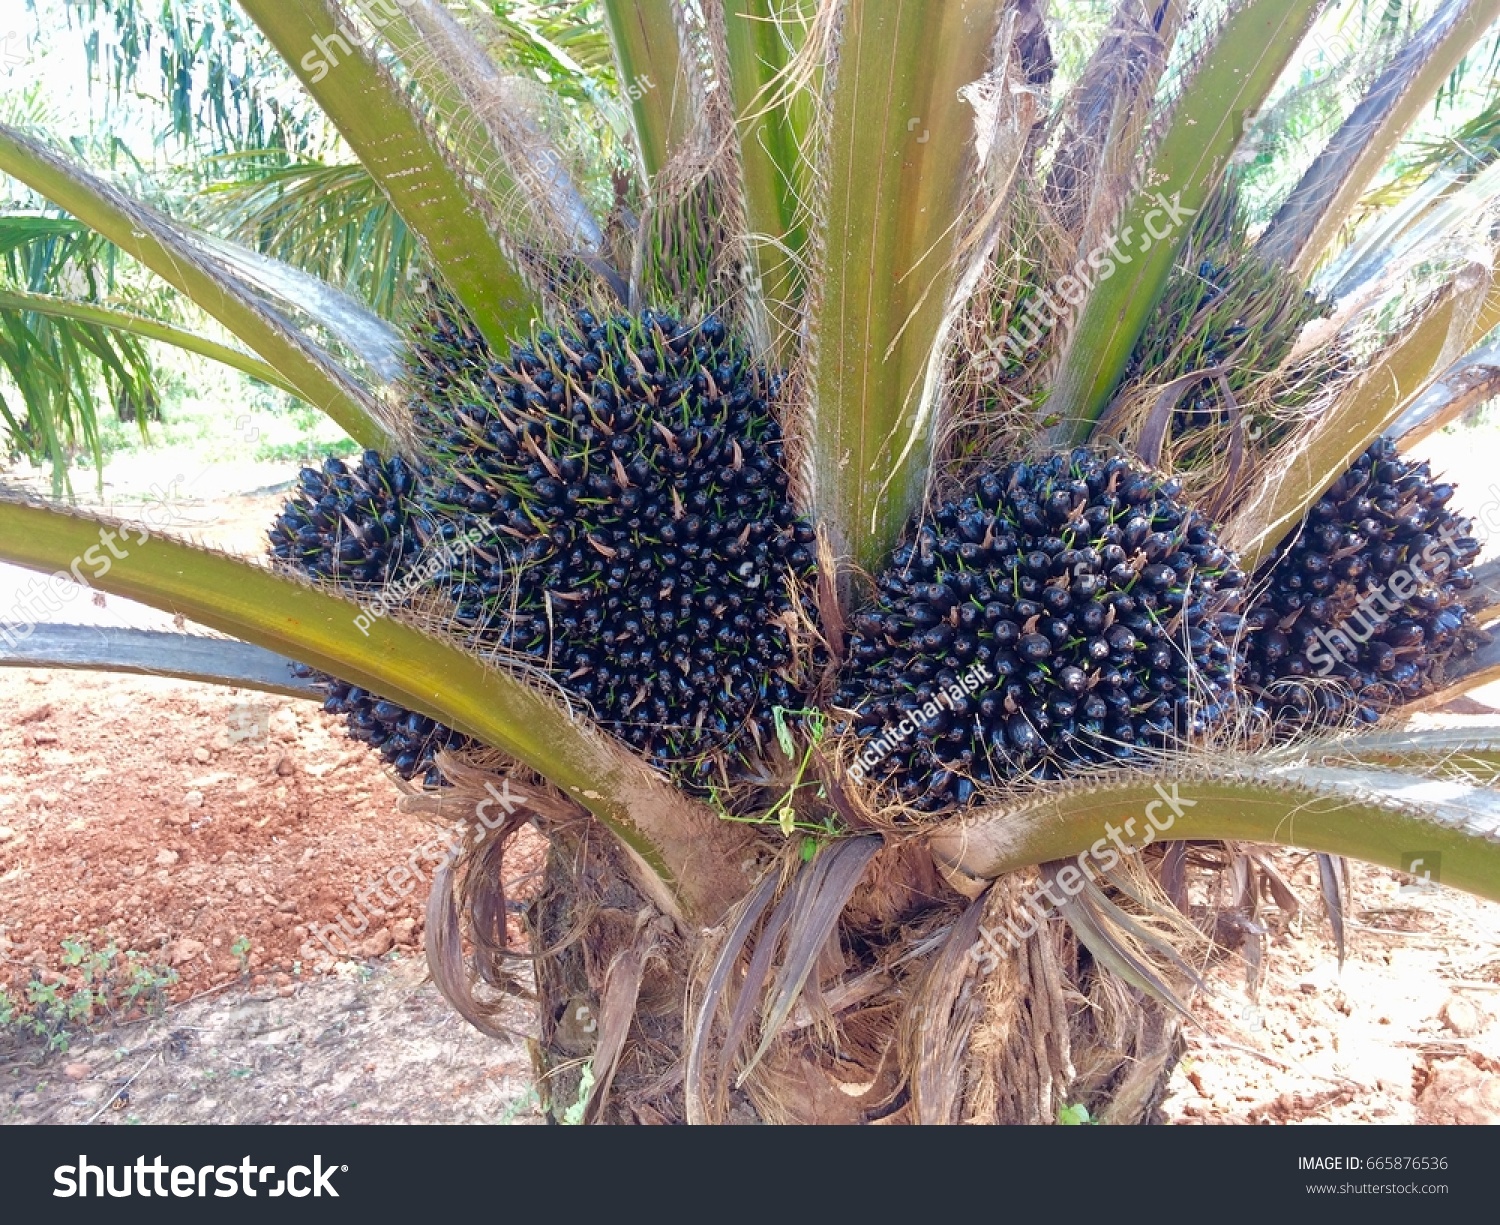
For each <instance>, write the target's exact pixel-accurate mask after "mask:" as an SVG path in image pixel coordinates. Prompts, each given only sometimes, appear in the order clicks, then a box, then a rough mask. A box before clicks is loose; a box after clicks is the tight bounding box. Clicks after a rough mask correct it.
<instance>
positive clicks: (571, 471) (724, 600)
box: [412, 311, 814, 770]
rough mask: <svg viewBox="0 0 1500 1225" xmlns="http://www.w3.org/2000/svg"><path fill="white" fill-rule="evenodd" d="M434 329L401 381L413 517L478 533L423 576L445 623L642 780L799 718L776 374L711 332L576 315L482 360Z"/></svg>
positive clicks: (793, 531)
mask: <svg viewBox="0 0 1500 1225" xmlns="http://www.w3.org/2000/svg"><path fill="white" fill-rule="evenodd" d="M440 315H441V316H442V318H441V319H440V320H439V321H437V322H436V323H434V322H432V321H431V320H430V321H429V328H428V335H427V336H426V337H424V338H422V343H420V344H419V346H418V348H417V361H416V365H415V369H414V372H413V378H412V382H413V388H414V391H415V394H416V397H417V406H416V408H417V424H418V427H419V429H420V430H421V432H422V433H423V434H424V435H425V437H426V440H427V443H428V445H429V447H430V451H431V465H432V469H433V471H434V472H441V473H442V474H443V479H442V480H441V481H439V482H435V483H434V485H433V487H432V488H431V489H430V490H428V491H427V492H426V494H425V503H426V508H427V513H428V514H429V515H430V516H431V517H432V518H433V519H434V521H436V522H439V523H442V522H444V521H446V522H447V523H450V524H462V525H464V527H465V530H467V528H468V527H472V526H476V525H477V526H478V527H479V529H480V532H479V541H478V543H477V544H476V545H475V546H474V548H473V549H472V550H471V551H470V552H469V553H468V554H467V556H466V557H465V558H464V559H463V561H462V562H461V563H460V564H459V565H456V566H454V567H453V568H452V570H451V571H450V572H448V573H447V574H445V575H444V576H442V578H441V579H440V581H441V582H442V583H443V584H444V585H445V586H446V589H447V590H448V591H449V593H450V594H451V595H452V597H453V599H454V603H455V606H456V609H457V619H458V623H459V624H460V626H462V627H463V628H464V630H465V631H466V632H468V633H469V634H471V635H472V636H474V637H475V638H476V640H477V641H478V642H480V643H481V644H482V645H483V647H484V649H487V650H492V651H496V652H504V653H509V654H512V655H515V656H520V657H522V658H523V659H525V660H527V661H528V662H532V663H534V664H536V665H540V666H542V667H544V668H545V669H546V670H547V671H548V672H549V673H550V674H551V676H552V677H553V678H554V679H556V680H557V681H558V682H559V683H560V684H561V685H562V686H563V687H564V688H565V689H566V690H567V691H568V692H569V693H570V694H571V695H572V696H573V697H575V698H577V699H580V700H581V701H583V702H586V703H587V704H588V705H589V706H590V707H591V708H592V711H593V714H594V717H595V719H596V720H597V721H598V722H599V723H600V724H601V725H602V726H604V727H605V728H606V729H607V730H609V731H611V732H613V733H615V734H617V735H619V736H621V737H622V738H624V739H625V740H627V741H628V742H629V743H631V744H632V745H634V746H636V747H637V748H638V749H640V750H641V751H642V752H644V753H645V754H647V755H648V756H649V757H651V758H652V759H654V760H655V761H656V762H657V763H658V764H662V765H667V764H670V763H674V762H675V763H683V762H687V761H692V762H693V763H695V767H694V768H696V769H700V770H706V768H707V763H706V760H705V754H708V753H710V752H715V751H723V752H726V753H727V754H728V755H730V756H737V755H743V754H746V753H749V752H752V751H753V750H754V749H755V748H756V747H757V746H759V745H763V744H768V743H769V741H770V739H771V729H770V718H771V708H772V707H773V706H776V705H781V706H787V707H790V706H797V705H800V704H801V696H800V693H799V689H798V679H797V677H796V676H795V675H794V674H793V671H792V668H793V658H792V649H791V642H790V639H789V631H788V620H789V617H790V614H791V609H792V602H791V600H790V598H789V595H788V591H787V584H788V582H793V583H805V582H807V581H808V580H809V578H810V577H811V574H812V571H813V565H814V548H813V541H814V536H813V531H812V528H811V527H810V526H809V525H808V524H807V523H806V522H805V521H804V520H802V519H800V518H799V517H798V516H797V515H796V513H795V512H794V510H793V508H792V504H791V501H790V499H789V497H788V492H787V477H786V472H785V469H784V467H783V462H782V437H781V431H780V427H779V425H778V423H777V421H776V419H775V417H774V416H773V415H772V413H771V411H770V409H769V407H768V403H767V401H768V399H769V398H770V397H771V396H772V395H773V394H774V390H775V386H774V384H775V380H774V378H773V377H772V376H771V375H770V374H768V373H767V371H766V370H764V369H763V368H761V367H759V366H756V365H754V364H753V363H752V362H751V361H750V360H749V359H748V357H747V356H746V354H745V353H744V351H743V350H742V348H741V347H740V346H739V345H738V344H737V343H735V341H734V340H733V339H732V338H731V337H730V336H729V335H728V333H727V331H726V329H725V328H724V325H723V324H722V323H721V322H720V321H719V320H718V319H717V318H714V317H712V316H710V317H709V318H706V319H704V320H702V321H701V322H699V323H696V324H687V323H680V322H679V321H678V320H676V319H674V318H672V317H670V316H668V315H664V314H659V313H656V312H652V311H646V312H644V313H642V314H641V315H639V316H635V317H618V318H613V319H608V320H603V321H599V320H595V319H594V318H593V317H592V316H590V315H588V314H586V313H580V314H579V315H578V316H577V317H576V319H575V321H574V323H573V326H572V327H570V328H565V329H560V330H559V331H557V332H555V333H548V332H543V333H541V334H539V335H538V336H536V337H535V339H534V340H533V341H532V342H531V343H529V344H520V345H517V346H515V348H514V349H513V351H512V353H511V356H510V358H509V360H507V361H501V360H499V359H498V358H495V357H494V356H493V355H491V354H490V353H489V352H488V350H487V349H486V348H485V347H484V345H483V342H482V341H481V340H479V339H478V338H477V336H475V334H474V333H473V332H472V330H471V329H468V328H466V327H464V326H462V325H461V324H460V323H455V322H454V321H453V317H452V314H451V312H440Z"/></svg>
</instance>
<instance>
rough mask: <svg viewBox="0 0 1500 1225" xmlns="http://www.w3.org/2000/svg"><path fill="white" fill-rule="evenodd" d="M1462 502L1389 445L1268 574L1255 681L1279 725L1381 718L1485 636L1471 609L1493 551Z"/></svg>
mask: <svg viewBox="0 0 1500 1225" xmlns="http://www.w3.org/2000/svg"><path fill="white" fill-rule="evenodd" d="M1452 497H1453V487H1452V486H1451V485H1447V484H1443V483H1439V482H1436V481H1434V480H1433V478H1432V472H1431V470H1430V469H1429V467H1428V465H1427V464H1426V463H1415V462H1412V461H1410V460H1404V459H1402V458H1401V456H1400V455H1399V454H1398V453H1397V450H1396V445H1395V443H1394V442H1392V441H1391V440H1390V439H1388V438H1381V439H1378V440H1376V441H1375V442H1374V443H1372V444H1371V445H1370V447H1369V448H1368V449H1367V450H1366V451H1365V452H1364V453H1363V454H1362V455H1361V456H1360V457H1359V458H1358V459H1357V460H1355V462H1354V464H1353V466H1351V467H1350V469H1349V470H1348V471H1347V472H1346V473H1344V475H1343V476H1341V477H1339V479H1338V480H1337V481H1335V482H1334V483H1333V485H1332V486H1331V487H1330V488H1329V490H1328V492H1327V493H1325V494H1324V495H1323V496H1322V497H1321V498H1320V499H1319V500H1318V501H1317V503H1316V504H1315V505H1314V506H1313V508H1312V510H1311V511H1310V512H1309V513H1308V516H1307V518H1306V520H1305V521H1304V522H1303V524H1302V526H1301V528H1300V529H1299V530H1298V531H1297V532H1295V533H1294V534H1293V536H1292V537H1291V538H1290V539H1289V540H1288V541H1287V542H1286V543H1284V544H1283V545H1282V546H1281V547H1280V548H1279V549H1278V550H1277V551H1276V553H1275V554H1274V555H1273V556H1272V557H1271V559H1270V560H1269V561H1268V562H1267V563H1266V564H1265V565H1264V566H1262V567H1261V569H1260V571H1259V572H1258V573H1257V574H1256V583H1255V589H1256V592H1257V595H1256V597H1255V601H1254V603H1253V605H1252V606H1251V609H1250V611H1249V613H1248V614H1247V616H1246V631H1247V633H1246V638H1245V644H1244V653H1245V660H1244V664H1243V667H1242V680H1243V682H1244V684H1245V687H1246V689H1247V690H1248V691H1249V692H1250V693H1252V694H1254V695H1255V696H1256V698H1257V700H1258V702H1259V704H1260V706H1261V708H1262V709H1264V710H1265V711H1267V712H1268V713H1269V714H1270V715H1271V717H1272V718H1273V719H1274V720H1275V721H1276V722H1277V723H1278V724H1281V725H1282V726H1283V727H1286V728H1288V729H1291V728H1295V727H1296V726H1298V725H1300V724H1306V723H1309V722H1311V723H1337V722H1342V721H1346V720H1347V719H1349V718H1350V717H1351V716H1352V717H1355V718H1358V719H1361V720H1363V721H1365V722H1374V721H1375V720H1376V719H1378V718H1379V717H1380V715H1381V714H1382V713H1383V712H1385V711H1387V710H1389V709H1391V708H1392V707H1394V706H1397V705H1400V704H1401V703H1402V702H1407V701H1410V700H1412V699H1413V698H1417V697H1420V696H1422V695H1424V694H1428V693H1431V692H1433V691H1434V690H1436V689H1437V688H1439V687H1440V686H1441V685H1442V683H1443V677H1444V673H1445V669H1446V668H1447V665H1448V662H1449V661H1450V660H1452V659H1453V658H1454V657H1455V656H1459V655H1463V654H1467V653H1468V652H1470V651H1472V650H1473V649H1474V647H1475V646H1477V645H1478V644H1479V643H1481V642H1483V641H1484V634H1483V632H1482V631H1481V630H1480V629H1479V627H1478V625H1477V624H1476V623H1475V621H1474V619H1473V617H1472V616H1471V615H1470V614H1469V612H1468V611H1467V610H1466V609H1465V607H1464V605H1463V602H1462V598H1463V594H1464V593H1465V592H1467V591H1468V590H1470V588H1472V586H1473V582H1474V580H1473V577H1472V575H1471V574H1470V572H1469V569H1468V567H1469V566H1470V564H1471V563H1472V562H1473V561H1474V559H1475V558H1476V557H1477V556H1478V555H1479V548H1480V546H1479V542H1478V541H1477V540H1476V539H1475V538H1474V536H1473V535H1472V534H1471V533H1472V529H1473V524H1472V522H1471V521H1470V520H1469V519H1467V518H1465V517H1464V516H1462V515H1460V514H1458V513H1456V512H1455V511H1453V510H1451V509H1449V506H1448V502H1449V501H1450V499H1451V498H1452ZM1330 682H1332V683H1330Z"/></svg>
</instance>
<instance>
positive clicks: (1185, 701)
mask: <svg viewBox="0 0 1500 1225" xmlns="http://www.w3.org/2000/svg"><path fill="white" fill-rule="evenodd" d="M1178 492H1179V487H1178V486H1177V485H1176V483H1175V482H1166V483H1163V482H1162V481H1160V480H1159V479H1157V478H1155V477H1153V476H1151V475H1150V474H1148V473H1146V472H1142V471H1139V470H1137V469H1135V468H1133V467H1132V466H1131V465H1130V464H1129V463H1127V462H1126V461H1125V460H1122V459H1118V458H1111V459H1104V458H1102V457H1099V456H1097V455H1094V454H1091V453H1089V452H1087V451H1084V450H1076V451H1073V452H1072V453H1070V454H1067V453H1065V454H1060V455H1055V456H1053V457H1051V458H1049V459H1047V460H1045V461H1043V462H1040V463H1034V464H1032V463H1012V464H1009V465H1007V466H1005V467H1003V468H1000V469H999V470H996V471H986V472H984V473H983V474H981V475H980V476H978V477H977V479H976V480H975V481H974V482H973V484H972V486H971V491H970V492H969V494H968V496H966V497H965V498H963V499H962V500H961V501H956V502H949V503H947V504H945V505H943V506H941V507H940V508H939V509H938V510H937V511H936V512H935V513H934V515H933V516H932V521H931V522H930V523H929V524H924V525H923V526H921V527H920V528H918V529H917V531H916V533H915V536H914V538H913V539H912V540H911V541H910V542H909V543H906V544H903V545H902V546H901V547H900V548H899V549H898V550H897V551H896V553H895V554H894V556H893V557H892V561H891V565H890V567H889V568H888V569H887V570H886V571H885V572H884V573H883V574H881V575H880V577H879V579H878V588H879V597H878V601H877V603H876V605H875V607H874V608H873V609H871V610H870V611H868V612H865V613H864V614H862V615H860V616H859V617H857V618H856V621H855V628H856V632H855V633H854V634H853V635H852V636H851V638H850V641H849V666H848V669H847V672H846V676H845V679H844V682H843V685H842V687H841V690H840V693H839V696H838V702H839V705H841V706H843V707H844V708H846V709H852V710H855V711H856V712H857V713H856V715H855V718H854V720H853V723H852V726H853V729H854V730H855V731H856V732H857V733H858V734H859V735H860V736H861V737H862V738H863V743H864V745H865V746H866V747H865V749H864V752H863V753H862V755H861V758H860V760H861V764H862V765H864V766H866V767H867V769H868V773H869V774H870V775H871V776H872V777H880V778H884V779H886V780H887V781H888V782H889V783H890V784H891V785H892V786H893V787H894V789H895V794H896V795H897V797H898V798H899V799H900V800H902V801H904V802H905V803H906V804H907V805H908V806H910V807H911V808H912V809H914V810H916V811H918V812H933V811H937V810H939V809H943V808H947V807H950V806H952V805H955V804H964V803H966V802H968V801H969V800H970V799H971V798H973V797H974V796H975V794H976V789H977V788H979V787H983V786H986V785H990V784H994V783H996V782H998V781H1000V780H1002V779H1005V778H1011V777H1017V776H1022V775H1025V776H1029V777H1031V778H1034V779H1046V778H1055V777H1057V776H1059V775H1060V774H1061V773H1063V772H1064V771H1065V770H1067V769H1068V768H1069V767H1071V766H1076V765H1078V764H1085V763H1108V762H1129V761H1131V760H1132V759H1133V758H1135V757H1136V756H1137V755H1138V753H1139V752H1140V750H1141V749H1142V748H1143V747H1146V746H1165V745H1168V744H1170V743H1173V742H1175V741H1178V740H1180V739H1181V738H1182V737H1184V736H1186V735H1189V734H1195V733H1198V732H1201V731H1203V730H1205V729H1206V728H1207V727H1208V726H1209V725H1210V724H1212V723H1214V722H1216V721H1217V719H1218V718H1219V717H1220V716H1221V715H1222V713H1223V710H1224V709H1225V707H1226V706H1227V705H1228V704H1229V703H1230V702H1231V700H1232V691H1233V662H1234V659H1233V652H1232V650H1231V647H1230V643H1231V641H1232V640H1233V638H1234V635H1235V634H1236V633H1237V632H1238V630H1239V617H1238V615H1237V614H1236V612H1235V609H1236V608H1237V606H1238V603H1239V599H1240V591H1239V588H1240V587H1241V585H1242V583H1243V581H1244V580H1243V575H1242V574H1241V573H1240V572H1239V571H1238V570H1237V569H1236V568H1235V566H1234V564H1233V561H1232V559H1231V558H1230V557H1229V556H1228V554H1226V553H1225V551H1224V550H1223V549H1222V548H1220V547H1219V545H1218V542H1217V539H1216V536H1215V532H1214V529H1213V527H1212V525H1211V524H1210V523H1209V522H1208V521H1207V520H1206V519H1204V518H1203V516H1202V515H1201V514H1199V513H1198V512H1197V511H1194V510H1191V509H1187V508H1184V507H1183V506H1181V505H1180V504H1179V503H1178V501H1177V494H1178ZM976 666H978V668H979V669H981V671H980V672H979V673H978V675H981V676H982V675H984V674H985V673H988V674H989V675H990V676H991V677H992V678H993V679H992V680H990V681H989V682H987V683H985V684H983V686H982V687H981V688H979V689H978V690H977V691H976V692H973V693H970V694H963V693H962V692H961V690H962V687H963V686H962V680H963V678H964V677H965V676H966V675H967V676H969V677H970V679H971V682H972V678H973V676H974V675H975V674H976V673H975V671H974V670H975V669H976ZM955 684H957V685H958V686H959V688H958V689H955V688H954V686H955ZM934 706H936V707H938V709H937V711H936V713H935V714H934V713H933V707H934ZM907 719H910V720H912V721H913V722H915V723H916V727H915V730H914V731H912V732H911V733H910V735H908V736H905V737H902V736H901V735H900V733H899V731H898V730H897V729H898V728H899V726H900V725H901V724H902V722H903V720H907ZM893 740H895V741H899V743H897V744H896V745H895V747H894V749H893V750H892V751H890V752H888V753H886V752H883V746H888V745H889V744H890V743H891V742H892V741H893ZM877 741H878V742H882V743H880V744H877V743H876V742H877Z"/></svg>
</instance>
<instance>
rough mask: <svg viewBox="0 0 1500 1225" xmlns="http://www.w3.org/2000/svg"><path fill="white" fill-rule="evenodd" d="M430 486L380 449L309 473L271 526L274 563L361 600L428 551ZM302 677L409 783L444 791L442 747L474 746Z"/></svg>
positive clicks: (382, 704) (326, 682)
mask: <svg viewBox="0 0 1500 1225" xmlns="http://www.w3.org/2000/svg"><path fill="white" fill-rule="evenodd" d="M421 483H422V481H421V475H420V474H419V473H418V472H416V471H414V470H413V469H412V467H411V465H409V464H408V463H407V462H406V461H405V460H403V459H401V458H400V457H399V456H398V457H394V458H392V459H389V460H387V459H384V458H382V457H381V456H380V454H379V453H378V452H375V451H366V452H365V453H364V455H363V457H362V458H361V459H360V461H359V463H358V464H357V465H355V466H354V467H353V468H352V469H351V468H350V467H348V466H346V465H345V463H344V461H343V460H340V459H332V458H330V459H327V460H325V461H324V462H323V468H322V470H321V471H319V470H318V469H316V468H304V469H303V470H302V473H301V475H300V477H299V478H298V485H299V488H298V490H297V492H296V493H294V494H293V495H292V497H291V498H290V499H289V500H288V501H287V503H286V505H285V506H283V507H282V510H281V513H280V515H279V516H277V519H276V522H275V523H274V524H273V525H272V527H271V530H270V533H269V536H270V541H271V553H272V556H274V557H275V558H277V559H278V560H279V561H281V562H283V563H285V564H287V565H290V566H291V567H292V568H294V569H296V570H298V571H300V572H301V573H303V574H307V575H310V576H312V577H315V578H320V579H324V580H326V581H329V582H332V583H334V584H336V585H337V586H339V587H341V588H343V589H344V590H345V591H347V592H349V593H350V594H352V595H354V596H356V597H366V596H369V595H371V594H372V593H375V592H378V591H380V590H382V589H383V588H384V587H385V586H386V585H387V584H389V583H392V582H396V581H398V580H399V579H400V578H401V576H402V574H403V573H404V572H405V571H406V570H407V568H408V567H409V566H410V565H411V563H412V562H413V561H414V559H415V558H416V557H417V556H418V554H419V553H420V552H421V549H422V546H423V538H422V536H421V535H420V533H419V531H418V530H417V529H418V524H417V523H416V522H415V520H416V519H417V517H418V516H419V514H420V498H419V489H420V487H421ZM301 674H302V675H303V676H310V677H313V678H314V679H316V680H317V682H318V684H319V687H320V688H321V689H322V690H323V691H324V693H325V694H326V695H327V696H326V698H325V700H324V702H323V709H324V710H326V711H328V712H329V713H330V714H339V715H344V716H345V718H346V720H347V723H348V728H349V735H350V736H352V737H353V738H354V739H356V740H360V741H363V742H364V743H366V744H368V745H369V746H370V747H371V748H373V749H377V750H378V751H379V752H380V755H381V756H382V757H383V758H384V759H385V760H386V761H387V762H389V763H390V765H391V766H392V767H393V768H394V769H395V771H396V773H398V774H399V775H400V776H401V777H402V778H405V779H411V778H414V777H416V776H417V775H418V774H420V775H422V776H423V779H424V781H425V782H426V783H427V784H428V785H429V786H437V785H438V783H439V782H440V777H439V774H438V771H437V767H436V766H435V765H434V764H433V758H434V756H435V755H436V754H437V752H438V750H439V749H443V748H449V747H452V748H462V747H464V746H465V745H467V744H468V743H470V742H469V740H468V738H467V737H465V736H463V735H461V734H460V733H458V732H455V731H453V730H452V729H451V728H447V727H444V726H442V725H441V724H439V723H435V722H434V721H433V720H432V719H429V718H428V717H427V716H426V715H421V714H418V713H416V712H415V711H409V710H406V709H404V708H402V707H400V706H397V705H396V704H395V703H394V702H387V701H385V700H383V699H381V698H379V697H377V696H375V695H374V694H372V693H369V692H368V691H367V690H364V689H361V688H359V687H358V686H355V685H350V684H348V683H347V682H345V681H341V680H339V679H338V678H336V677H332V676H328V675H326V674H324V673H320V672H315V671H313V670H312V669H310V668H308V669H302V670H301Z"/></svg>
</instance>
